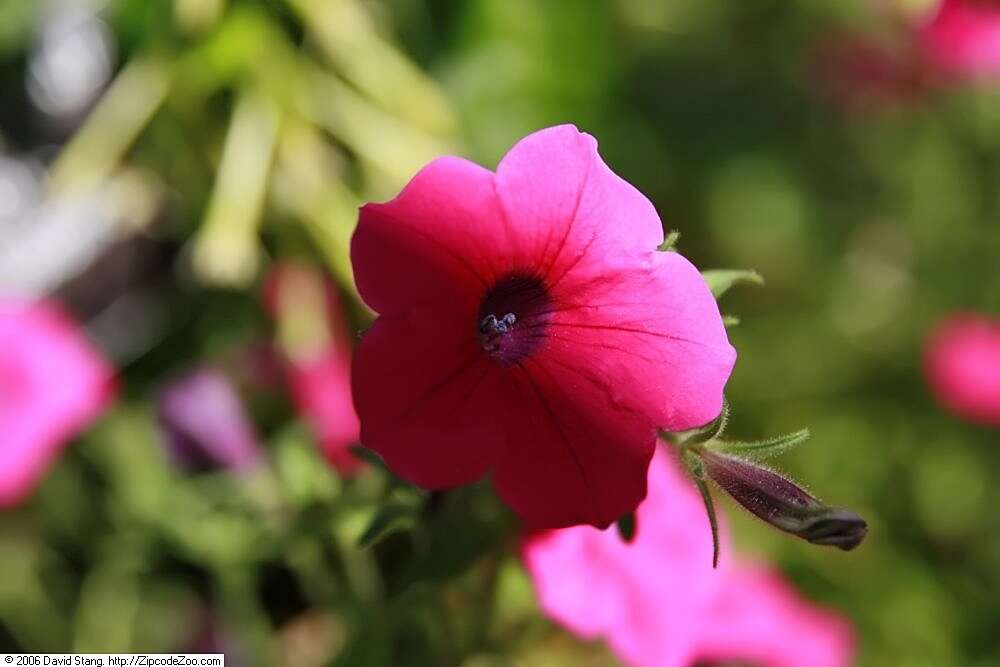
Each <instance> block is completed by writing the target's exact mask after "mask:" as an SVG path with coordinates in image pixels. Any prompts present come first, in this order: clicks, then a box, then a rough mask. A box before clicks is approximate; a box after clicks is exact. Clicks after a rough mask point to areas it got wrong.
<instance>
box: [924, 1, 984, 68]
mask: <svg viewBox="0 0 1000 667" xmlns="http://www.w3.org/2000/svg"><path fill="white" fill-rule="evenodd" d="M918 37H919V43H920V46H921V47H922V49H923V52H924V56H925V57H926V58H927V60H928V61H929V62H930V63H931V64H932V65H935V66H936V67H937V68H938V69H940V70H942V71H944V72H946V73H949V74H954V75H958V76H969V77H992V78H996V77H997V76H1000V8H998V7H997V6H996V4H994V3H990V2H982V1H976V0H942V1H941V2H940V3H939V4H938V5H937V7H936V8H935V9H934V10H933V11H932V12H930V13H929V14H928V20H926V21H925V22H924V24H923V25H922V26H921V27H920V30H919V34H918Z"/></svg>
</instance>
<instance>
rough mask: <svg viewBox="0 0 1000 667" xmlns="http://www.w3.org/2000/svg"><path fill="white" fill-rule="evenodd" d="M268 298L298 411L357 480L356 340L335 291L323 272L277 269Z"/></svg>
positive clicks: (303, 267)
mask: <svg viewBox="0 0 1000 667" xmlns="http://www.w3.org/2000/svg"><path fill="white" fill-rule="evenodd" d="M264 297H265V302H266V304H267V307H268V309H269V310H270V311H271V313H272V315H273V316H274V317H275V319H276V320H277V321H278V328H279V333H278V337H279V347H280V348H281V351H282V353H283V355H284V358H285V361H286V374H287V377H288V382H289V385H290V388H291V393H292V399H293V400H294V401H295V405H296V406H297V407H298V410H299V412H300V413H301V414H302V415H303V417H305V419H306V421H307V422H308V423H309V425H310V427H311V428H312V430H313V433H314V434H315V436H316V439H317V440H318V441H319V443H320V446H321V447H322V449H323V454H324V455H325V456H326V458H327V460H328V461H329V462H330V463H331V464H332V465H333V466H334V467H335V468H336V469H337V470H339V471H340V472H341V473H343V474H353V473H354V472H356V471H357V470H358V468H359V467H361V465H362V461H361V459H359V458H357V457H356V456H354V455H353V454H352V453H351V451H350V447H351V446H352V445H354V444H356V443H357V442H358V431H359V424H358V415H357V413H356V412H355V411H354V403H353V401H352V399H351V339H350V335H349V333H348V328H347V322H346V320H345V319H344V313H343V306H342V304H341V301H340V296H339V295H338V293H337V289H336V286H335V285H334V284H333V282H332V281H330V280H329V278H327V277H326V275H325V274H324V273H323V272H322V271H321V270H320V269H319V268H317V267H314V266H310V265H308V264H304V263H291V262H290V263H286V264H282V265H279V266H277V267H275V268H274V269H272V271H271V273H270V274H269V275H268V277H267V280H266V282H265V286H264Z"/></svg>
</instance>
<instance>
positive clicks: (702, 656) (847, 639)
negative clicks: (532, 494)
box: [523, 448, 854, 667]
mask: <svg viewBox="0 0 1000 667" xmlns="http://www.w3.org/2000/svg"><path fill="white" fill-rule="evenodd" d="M721 528H722V533H721V535H720V537H721V539H723V541H724V542H725V540H726V538H727V536H728V534H727V532H726V530H725V526H721ZM723 546H724V548H723V550H722V559H721V561H720V564H719V568H718V569H716V570H713V569H712V539H711V535H710V533H709V529H708V525H707V519H706V516H705V508H704V506H703V505H702V502H701V499H700V497H699V496H698V493H697V492H696V491H695V487H694V485H693V484H692V482H691V481H690V480H689V479H687V478H686V476H685V475H684V474H683V473H682V471H681V470H680V466H679V465H678V464H677V462H676V461H675V459H674V457H673V455H672V454H671V453H668V452H667V451H665V450H663V449H662V448H661V449H659V450H658V451H657V453H656V455H655V457H654V459H653V462H652V465H651V466H650V469H649V495H648V497H647V498H646V500H645V501H644V502H643V503H642V504H641V505H640V506H639V509H638V510H637V512H636V532H635V536H634V538H633V540H632V541H631V542H630V543H626V542H625V541H623V539H622V538H621V537H620V536H619V534H618V531H617V530H616V529H615V528H609V529H607V530H604V531H599V530H597V529H595V528H592V527H589V526H578V527H574V528H567V529H564V530H556V531H548V532H540V533H535V534H532V535H530V536H529V537H528V538H527V539H526V540H525V544H524V547H523V557H524V562H525V565H526V566H527V568H528V571H529V573H530V575H531V578H532V579H533V580H534V583H535V588H536V590H537V593H538V597H539V600H540V603H541V606H542V609H543V610H544V612H545V613H546V614H547V615H548V616H550V617H551V618H552V619H554V620H555V621H557V622H558V623H560V624H562V625H563V626H565V627H566V628H567V629H569V630H570V631H571V632H573V633H574V634H576V635H578V636H580V637H582V638H584V639H597V638H603V639H604V640H605V641H607V642H608V644H609V645H610V647H611V649H612V650H613V651H614V652H615V653H616V654H617V655H618V657H619V658H621V659H622V660H623V661H624V662H626V663H627V664H630V665H639V666H646V667H686V666H689V665H693V664H695V663H696V662H698V661H710V662H711V661H739V662H742V661H747V662H750V663H752V664H759V665H762V666H764V667H803V666H804V665H808V666H809V667H842V666H844V665H848V664H850V662H851V660H852V655H853V650H854V648H853V647H854V638H853V631H852V630H851V628H850V626H849V625H848V623H847V622H846V621H845V620H844V619H843V618H841V617H839V616H838V615H836V614H834V613H833V612H830V611H825V610H822V609H819V608H816V607H814V606H812V605H810V604H809V603H807V602H806V601H804V600H803V599H802V598H800V597H799V596H798V595H797V593H796V592H795V591H794V590H793V588H792V587H791V586H790V585H789V584H787V583H786V582H785V581H783V580H782V578H781V577H780V575H779V574H777V573H776V572H774V571H772V570H770V569H768V568H765V567H759V566H747V565H734V564H732V562H731V561H730V559H729V557H728V554H729V551H730V550H729V549H728V548H725V544H724V545H723Z"/></svg>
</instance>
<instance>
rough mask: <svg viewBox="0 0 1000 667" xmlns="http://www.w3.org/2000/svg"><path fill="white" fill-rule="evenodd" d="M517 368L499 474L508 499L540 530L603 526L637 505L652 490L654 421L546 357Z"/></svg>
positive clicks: (498, 483)
mask: <svg viewBox="0 0 1000 667" xmlns="http://www.w3.org/2000/svg"><path fill="white" fill-rule="evenodd" d="M512 370H515V371H517V372H516V373H514V374H513V375H511V376H510V377H511V380H512V381H513V382H512V384H511V389H510V394H509V395H508V397H507V401H508V408H507V414H508V417H507V419H506V420H505V422H504V427H505V429H506V432H507V445H506V448H505V450H504V453H503V456H502V457H501V459H500V461H499V463H498V465H497V468H496V471H495V472H494V475H493V484H494V486H495V487H496V490H497V493H498V494H499V495H500V497H501V498H502V499H503V500H504V502H506V503H507V504H508V505H510V506H511V507H512V508H513V509H514V511H516V512H517V513H518V514H519V515H520V516H521V518H522V519H523V520H524V521H525V523H527V524H528V525H530V526H534V527H539V528H559V527H563V526H571V525H575V524H591V525H594V526H598V527H602V528H603V527H606V526H608V525H610V524H611V523H612V522H613V521H615V520H617V519H618V518H619V517H621V516H622V515H623V514H626V513H628V512H631V511H632V510H634V509H635V507H636V506H637V505H638V504H639V502H640V501H641V500H642V499H643V497H645V495H646V471H647V469H648V467H649V461H650V459H651V458H652V456H653V450H654V447H655V437H656V429H655V428H654V425H653V424H652V422H650V421H648V420H647V419H646V417H645V416H644V415H642V414H633V413H631V412H630V411H629V410H628V409H627V408H626V407H624V406H622V405H621V404H618V403H616V402H615V401H614V399H613V397H612V395H611V393H610V390H609V388H608V387H607V385H605V384H604V383H603V382H601V381H593V380H594V379H593V378H588V377H585V376H582V375H580V374H579V373H577V372H575V370H574V369H573V368H572V367H569V366H564V365H561V364H560V363H558V362H555V361H547V360H545V358H544V355H538V356H535V357H531V358H528V359H525V360H523V361H522V362H520V363H519V365H518V366H517V367H516V368H515V369H512Z"/></svg>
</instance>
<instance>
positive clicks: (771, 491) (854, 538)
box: [698, 448, 868, 551]
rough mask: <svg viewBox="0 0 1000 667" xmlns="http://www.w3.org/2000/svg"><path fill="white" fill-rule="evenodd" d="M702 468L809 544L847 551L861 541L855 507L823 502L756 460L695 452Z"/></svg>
mask: <svg viewBox="0 0 1000 667" xmlns="http://www.w3.org/2000/svg"><path fill="white" fill-rule="evenodd" d="M698 454H699V456H700V457H701V460H702V461H703V462H704V466H705V472H706V473H707V475H708V476H709V477H710V478H712V480H713V481H714V482H715V483H716V484H718V485H719V486H720V487H721V488H722V490H723V491H725V492H726V493H728V494H729V495H730V496H732V498H733V500H735V501H736V502H738V503H739V504H740V505H742V506H743V507H744V508H746V509H747V510H748V511H749V512H750V513H752V514H753V515H754V516H756V517H758V518H760V519H762V520H764V521H766V522H767V523H769V524H771V525H772V526H774V527H775V528H778V529H779V530H783V531H785V532H786V533H791V534H792V535H797V536H798V537H801V538H802V539H804V540H806V541H808V542H811V543H813V544H823V545H829V546H835V547H837V548H839V549H843V550H844V551H849V550H851V549H853V548H854V547H856V546H858V545H859V544H861V541H862V540H863V539H864V537H865V534H866V533H867V532H868V524H867V523H865V520H864V519H862V518H861V517H860V516H858V515H857V514H855V513H854V512H852V511H850V510H846V509H842V508H837V507H827V506H826V505H824V504H823V503H821V502H820V501H819V500H817V499H816V498H814V497H813V496H812V495H810V494H809V493H808V492H806V491H805V490H804V489H802V488H801V487H799V486H798V485H797V484H795V483H794V482H792V481H791V480H788V479H786V478H785V477H782V476H781V475H779V474H778V473H776V472H774V471H773V470H769V469H767V468H765V467H763V466H761V465H759V464H757V463H753V462H751V461H747V460H744V459H740V458H736V457H732V456H726V455H725V454H719V453H718V452H714V451H712V450H711V449H708V448H702V449H701V450H700V451H699V452H698Z"/></svg>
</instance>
